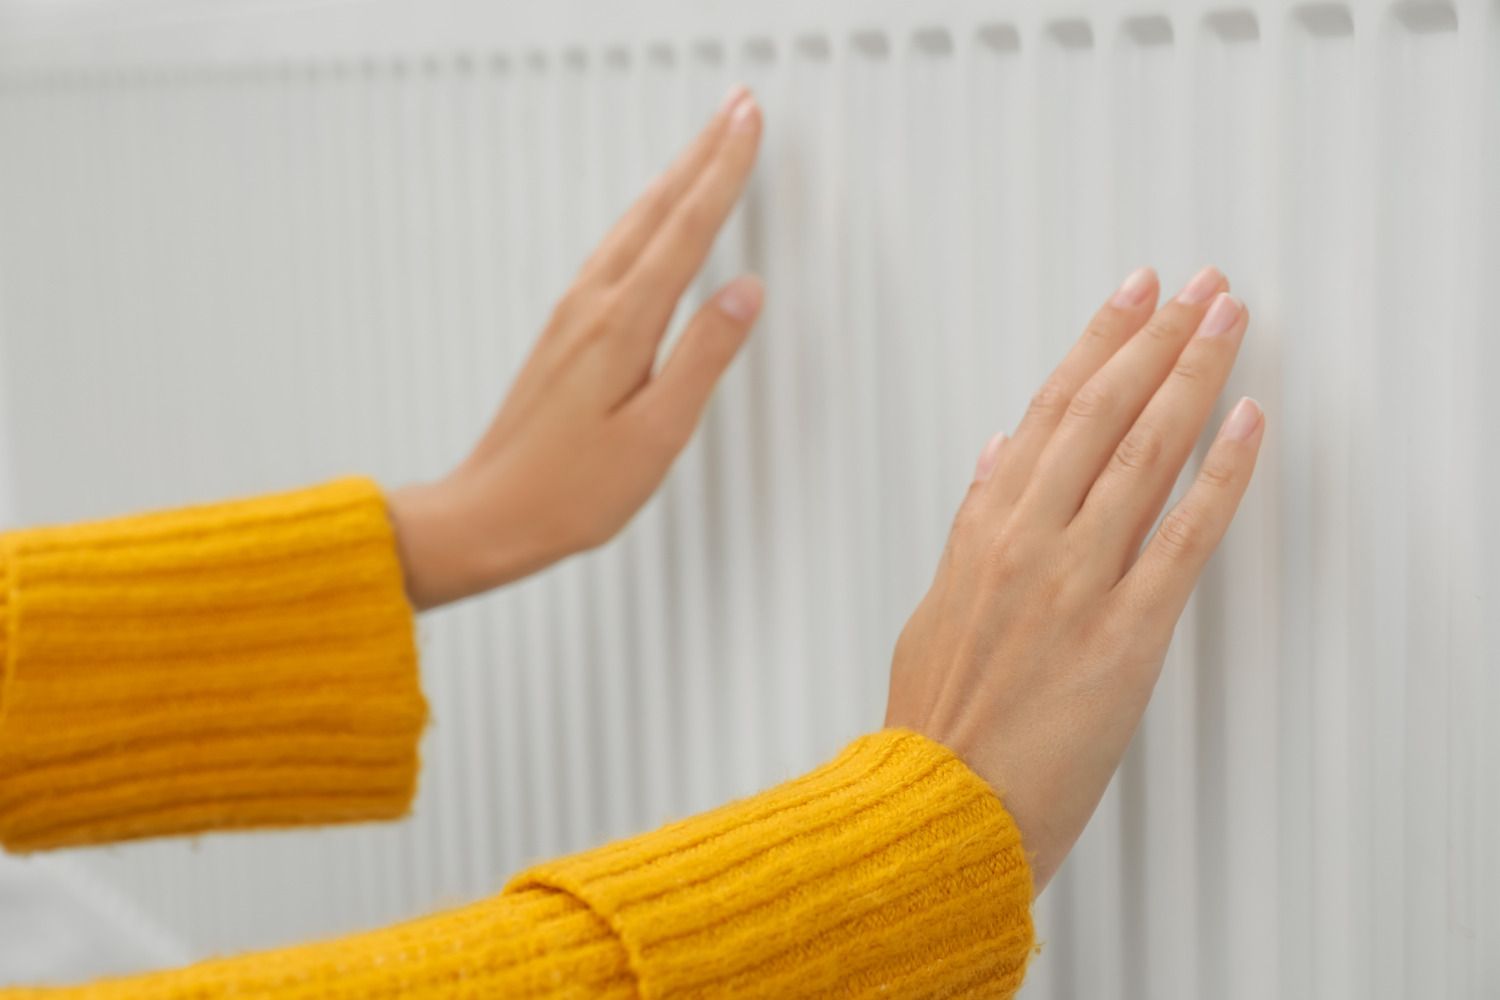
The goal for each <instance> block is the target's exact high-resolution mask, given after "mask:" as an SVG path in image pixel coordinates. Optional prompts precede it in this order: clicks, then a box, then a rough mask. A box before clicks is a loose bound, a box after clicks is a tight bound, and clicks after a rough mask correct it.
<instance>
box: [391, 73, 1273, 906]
mask: <svg viewBox="0 0 1500 1000" xmlns="http://www.w3.org/2000/svg"><path fill="white" fill-rule="evenodd" d="M761 127H762V123H761V113H760V109H759V108H758V106H757V105H756V103H755V100H754V98H753V97H752V96H751V95H750V94H749V93H748V92H747V91H745V90H744V89H743V88H736V89H734V90H732V91H731V92H730V94H729V95H728V96H727V97H726V99H725V101H724V103H723V105H722V106H721V107H720V109H719V110H718V112H717V113H716V114H715V115H714V116H713V118H712V120H711V121H710V122H709V123H708V124H707V126H706V127H705V128H704V130H703V131H702V132H701V133H700V134H699V135H698V137H697V138H696V139H695V140H694V141H693V143H692V144H691V145H690V146H689V147H688V148H687V149H686V150H685V151H684V152H683V153H682V154H681V155H680V156H679V157H678V159H677V160H676V161H675V162H674V163H673V164H672V165H671V166H670V167H669V168H668V169H667V170H666V171H665V172H664V173H663V174H662V175H661V176H660V177H658V178H657V179H656V180H655V181H654V182H653V183H652V184H651V186H650V187H648V188H647V190H646V191H645V193H644V194H642V195H641V197H640V198H639V199H638V200H637V201H636V202H635V204H634V205H633V206H632V207H631V208H630V209H629V210H628V211H627V212H626V214H625V215H624V217H623V218H622V219H621V220H620V221H619V222H618V223H617V224H616V225H615V227H614V228H613V229H612V230H610V232H609V233H608V235H606V236H605V238H604V240H603V242H602V243H600V245H599V246H598V248H597V249H596V250H595V251H594V253H593V254H592V256H590V257H589V259H588V260H587V261H586V262H585V263H584V265H583V267H582V269H581V270H580V271H579V273H578V275H577V277H576V279H575V280H574V282H573V284H572V285H571V286H570V287H569V289H568V290H567V292H566V293H565V294H564V295H563V297H562V299H561V300H560V301H559V303H558V305H557V307H556V309H555V310H554V311H553V313H552V315H551V318H550V319H549V321H548V323H547V325H546V328H545V329H544V330H543V332H542V334H541V336H540V337H539V339H538V340H537V343H536V346H535V347H534V348H533V350H532V353H531V355H530V356H529V357H528V359H527V361H526V363H525V364H524V365H523V367H522V369H521V372H520V374H519V375H518V376H517V378H516V381H515V383H514V384H513V385H512V387H511V389H510V392H509V394H508V395H507V396H506V398H505V401H504V403H503V404H502V406H501V408H500V411H499V413H498V414H497V415H496V417H495V418H494V420H493V422H492V423H491V424H490V426H489V428H488V429H487V430H486V431H485V433H484V434H483V436H482V437H481V438H480V440H479V442H478V443H477V444H476V445H475V447H474V449H473V450H472V451H471V452H470V453H469V455H468V456H467V457H466V458H465V459H464V460H463V461H462V462H460V463H459V464H458V465H457V466H456V467H455V468H454V469H453V470H452V471H451V472H449V473H448V474H447V475H445V476H443V477H442V478H441V479H438V480H436V481H433V482H430V483H421V484H415V485H412V486H408V487H404V488H402V489H398V490H396V491H394V492H393V493H392V494H391V495H390V511H391V518H392V521H393V523H394V525H395V529H396V539H397V547H398V549H399V551H400V554H401V560H402V566H403V570H404V572H405V576H406V586H407V592H408V595H409V596H410V598H411V600H412V603H413V605H414V606H416V607H417V608H419V609H423V608H430V607H434V606H437V605H440V604H444V603H447V602H450V601H454V600H459V599H461V598H464V597H468V596H471V595H473V594H477V593H481V592H483V591H486V590H489V589H492V588H494V587H497V586H500V585H502V584H504V583H507V582H510V581H512V580H515V579H518V578H520V577H522V576H525V575H527V574H529V573H533V572H536V571H537V570H540V569H542V568H544V567H546V566H548V565H550V564H552V563H554V562H556V561H557V560H559V559H562V558H565V557H566V556H568V555H571V554H574V553H577V552H581V551H584V550H586V549H589V548H593V547H595V546H597V545H600V544H602V543H603V542H605V541H607V540H608V539H609V538H611V537H612V536H613V535H615V534H616V533H617V532H618V531H619V530H620V529H621V528H622V527H623V526H624V525H625V524H626V523H627V522H628V521H629V520H630V518H631V517H632V516H633V515H634V513H635V512H636V511H637V510H638V509H639V508H640V506H641V505H642V504H643V503H645V501H646V499H647V498H648V497H649V496H650V495H651V493H652V492H653V491H654V490H655V489H656V487H657V486H658V485H659V484H660V483H661V480H662V478H663V477H664V476H665V475H666V472H667V470H668V469H669V468H670V467H671V464H672V462H673V461H674V460H675V458H676V457H677V455H678V453H679V452H680V451H681V450H682V448H683V447H684V446H685V445H686V443H687V441H688V440H689V438H690V437H691V435H692V433H693V430H694V429H695V427H696V426H697V424H698V421H699V418H700V417H701V415H702V412H703V408H704V406H705V405H706V403H707V400H708V398H709V395H710V394H711V392H712V390H713V387H714V386H715V385H716V384H717V382H718V379H719V377H720V376H721V375H722V374H723V372H724V371H725V369H726V368H727V367H728V366H729V363H730V362H731V361H732V360H733V358H734V355H735V353H736V352H737V351H738V349H739V347H740V346H741V344H743V343H744V340H745V338H746V337H747V335H748V333H749V330H750V326H751V324H752V323H753V322H754V320H755V317H756V315H757V314H758V313H759V311H760V306H761V302H762V299H763V295H764V291H763V288H762V286H761V284H760V282H759V280H758V279H756V278H755V277H753V276H750V275H744V276H741V277H738V278H736V279H734V280H733V281H730V282H729V283H728V284H727V285H725V286H723V287H722V288H720V289H719V290H718V291H717V292H716V293H714V295H713V296H712V297H711V298H710V299H709V301H708V302H707V303H706V304H705V305H704V306H703V307H702V308H701V309H700V310H699V311H698V312H697V314H696V315H695V316H694V317H693V318H692V319H691V320H690V321H689V323H688V325H687V327H686V329H685V331H684V334H683V336H682V338H681V340H680V342H679V343H678V345H677V347H676V348H675V349H674V350H673V352H672V354H671V356H670V357H669V358H668V359H667V360H666V362H665V364H664V365H662V367H661V368H660V370H659V371H658V370H656V369H655V361H656V355H657V352H658V348H659V346H660V343H661V339H662V336H663V334H664V332H665V330H666V327H667V324H668V322H669V321H670V319H671V316H672V313H673V311H674V310H675V309H676V307H677V303H678V300H679V299H680V298H681V296H682V294H683V293H684V292H685V291H686V289H687V287H688V284H689V283H690V282H691V281H692V279H693V277H694V275H696V274H697V272H698V270H699V269H700V268H701V267H702V264H703V261H704V259H705V258H706V257H707V255H708V252H709V249H710V248H711V246H712V243H713V240H714V237H715V235H716V234H717V233H718V230H719V229H720V228H721V227H722V225H723V223H724V221H725V219H726V218H727V217H728V215H729V213H730V211H731V210H732V209H733V207H734V204H735V202H736V201H737V199H738V198H739V196H740V193H741V192H742V191H743V189H744V185H745V182H746V180H747V179H748V177H749V174H750V170H751V167H752V166H753V165H754V161H755V155H756V151H757V148H758V145H759V140H760V134H761ZM1227 287H1228V283H1227V281H1226V280H1225V279H1224V278H1223V276H1222V275H1221V274H1219V272H1218V271H1217V270H1215V269H1213V268H1206V269H1204V270H1203V271H1202V272H1200V273H1199V274H1198V275H1197V276H1196V277H1195V278H1194V279H1193V280H1192V281H1190V282H1189V283H1188V285H1187V286H1186V287H1185V288H1184V289H1183V290H1182V292H1180V293H1179V294H1178V295H1177V296H1176V297H1175V298H1173V299H1172V300H1171V301H1169V302H1168V303H1166V304H1165V305H1164V306H1162V307H1161V308H1160V309H1155V305H1156V302H1157V297H1158V282H1157V279H1156V275H1155V273H1154V272H1152V271H1151V270H1150V269H1146V268H1142V269H1140V270H1138V271H1136V272H1135V273H1133V274H1132V275H1131V276H1130V277H1129V278H1127V279H1126V281H1125V282H1124V284H1123V285H1122V286H1121V287H1120V289H1119V290H1118V291H1117V292H1116V293H1115V295H1114V296H1113V297H1112V298H1111V299H1110V301H1109V302H1108V303H1106V304H1105V305H1104V306H1103V307H1102V308H1101V309H1100V310H1099V312H1098V313H1097V314H1096V315H1095V317H1094V318H1093V320H1092V321H1091V322H1090V323H1089V324H1088V327H1087V328H1086V330H1085V332H1084V334H1083V337H1082V339H1081V340H1080V341H1079V342H1078V344H1077V345H1076V346H1075V347H1074V348H1073V350H1072V351H1071V352H1070V353H1069V354H1068V356H1067V357H1066V358H1065V359H1064V360H1063V362H1062V363H1061V365H1060V366H1059V367H1058V369H1057V370H1056V371H1055V372H1054V373H1053V375H1052V377H1051V378H1049V379H1048V381H1047V383H1046V384H1045V385H1044V387H1043V388H1042V390H1041V391H1039V392H1038V393H1037V395H1036V396H1035V398H1034V399H1033V401H1032V404H1031V406H1030V408H1029V409H1028V411H1027V413H1026V415H1025V417H1024V418H1023V419H1022V421H1021V424H1020V426H1019V427H1018V428H1017V429H1016V431H1015V434H1014V435H1012V436H1011V437H1009V438H1006V437H1004V436H1003V435H996V436H995V438H993V439H992V440H991V441H990V442H989V444H987V445H986V446H985V448H984V450H983V452H982V453H981V455H980V459H979V463H978V466H977V468H976V470H975V476H974V481H973V483H972V485H971V486H970V487H969V490H968V494H967V495H966V497H965V498H964V500H963V503H962V505H961V506H960V507H959V511H958V515H957V517H956V519H955V521H954V524H953V529H952V532H951V534H950V536H949V539H948V544H947V547H946V548H945V550H944V552H943V555H942V557H941V560H940V563H939V567H938V571H937V575H936V578H935V579H934V581H933V584H932V587H931V589H930V590H929V592H928V593H927V595H926V597H924V598H923V600H922V602H921V603H920V605H919V606H918V607H917V609H916V611H915V613H914V614H913V615H912V617H911V620H910V621H909V622H908V623H907V625H906V628H905V629H904V631H903V632H902V634H901V638H900V640H899V641H898V643H897V646H896V651H895V657H894V661H893V664H892V668H891V689H890V699H889V706H888V709H887V714H886V722H887V724H888V725H891V726H904V727H908V728H910V729H913V730H916V731H917V732H920V733H922V734H924V735H926V736H928V737H930V738H932V739H934V740H936V741H938V742H940V743H943V744H945V745H947V746H948V747H950V748H952V749H953V750H954V751H956V752H957V753H958V754H959V755H960V756H961V757H962V758H963V759H964V761H965V762H966V763H967V764H968V765H969V766H970V767H971V768H973V770H974V771H975V772H976V773H978V774H979V775H980V776H981V777H983V778H984V779H985V780H986V781H988V782H989V783H990V784H991V786H993V787H994V788H995V789H996V790H997V791H998V792H999V793H1000V794H1001V795H1002V796H1003V798H1004V801H1005V803H1006V806H1007V807H1008V808H1009V810H1010V812H1011V814H1012V816H1013V817H1014V818H1015V820H1016V823H1017V826H1018V827H1019V828H1020V830H1021V834H1022V839H1023V842H1024V844H1025V845H1026V848H1027V850H1028V852H1029V854H1030V855H1031V857H1032V873H1033V882H1034V888H1035V891H1036V892H1038V893H1040V892H1041V891H1042V889H1043V888H1045V886H1046V885H1047V882H1048V881H1049V880H1050V879H1051V877H1052V875H1053V873H1054V872H1055V871H1056V870H1057V866H1058V865H1059V864H1060V863H1061V862H1062V859H1063V858H1064V857H1065V856H1066V854H1067V852H1068V850H1069V849H1070V848H1071V847H1072V845H1073V843H1074V842H1075V841H1076V840H1077V838H1078V835H1079V834H1080V833H1081V832H1082V830H1083V826H1084V824H1085V823H1086V822H1087V821H1088V818H1089V816H1090V815H1091V814H1092V812H1093V810H1094V808H1095V806H1096V805H1097V804H1098V801H1099V798H1100V796H1101V795H1102V794H1103V792H1104V788H1105V786H1106V785H1107V784H1108V782H1109V779H1110V776H1111V775H1112V774H1113V773H1114V770H1115V768H1116V767H1117V766H1118V764H1119V761H1120V757H1121V755H1122V754H1123V753H1124V751H1125V747H1126V744H1127V743H1128V742H1129V740H1130V736H1131V734H1132V733H1133V732H1134V730H1135V727H1136V725H1137V724H1138V723H1139V721H1140V717H1141V714H1142V712H1143V711H1144V709H1145V705H1146V702H1147V700H1148V699H1149V697H1150V694H1151V689H1152V687H1153V685H1154V684H1155V681H1156V678H1157V676H1158V674H1159V673H1160V670H1161V665H1162V661H1163V659H1164V657H1165V653H1166V648H1167V644H1168V642H1169V641H1170V639H1171V635H1172V630H1173V627H1174V625H1175V623H1176V621H1177V619H1178V617H1179V616H1180V615H1181V613H1182V609H1183V606H1184V605H1185V603H1186V601H1187V597H1188V594H1189V593H1190V592H1191V591H1192V588H1193V586H1194V584H1195V582H1196V581H1197V578H1198V576H1199V574H1200V573H1201V571H1202V569H1203V565H1204V563H1205V561H1206V560H1207V558H1208V556H1209V554H1210V553H1211V552H1212V550H1213V548H1214V547H1215V546H1216V545H1217V543H1218V541H1219V539H1220V537H1222V535H1223V533H1224V530H1225V529H1226V527H1227V526H1228V523H1229V520H1230V518H1231V517H1232V515H1233V513H1234V510H1235V507H1236V506H1237V505H1238V503H1239V499H1240V497H1241V495H1242V494H1243V492H1244V490H1245V487H1246V484H1247V483H1248V481H1249V478H1250V473H1251V470H1252V468H1253V466H1254V462H1255V455H1256V452H1257V450H1258V448H1259V445H1260V440H1261V435H1262V433H1263V429H1264V419H1263V417H1262V415H1261V412H1260V409H1259V407H1257V406H1256V405H1255V404H1254V403H1253V402H1252V401H1250V400H1243V401H1241V402H1240V403H1239V404H1238V405H1237V406H1236V407H1235V408H1234V409H1233V411H1232V412H1231V413H1230V416H1229V418H1228V420H1227V421H1226V422H1225V425H1224V427H1223V429H1222V430H1221V431H1220V434H1219V436H1218V438H1217V440H1216V442H1215V444H1214V445H1213V447H1212V448H1211V449H1210V451H1209V453H1208V455H1207V457H1206V459H1205V460H1204V463H1203V466H1202V468H1201V469H1200V470H1199V472H1198V476H1197V479H1196V481H1195V483H1194V485H1193V486H1192V488H1191V489H1190V490H1189V492H1188V493H1187V495H1186V496H1185V497H1184V498H1183V500H1182V501H1181V502H1180V503H1179V504H1178V505H1177V506H1176V507H1175V508H1174V509H1173V511H1172V512H1171V513H1170V514H1169V515H1168V516H1167V518H1166V519H1165V520H1164V521H1163V522H1162V523H1161V525H1160V527H1158V528H1157V529H1156V530H1155V531H1154V532H1151V528H1152V525H1153V524H1154V523H1155V522H1156V519H1157V516H1158V514H1159V513H1160V511H1161V509H1162V507H1163V505H1164V504H1165V502H1166V500H1167V498H1168V495H1169V494H1170V492H1171V489H1172V484H1173V482H1174V481H1175V480H1176V478H1177V476H1178V474H1179V472H1180V471H1181V469H1182V468H1183V466H1184V464H1185V462H1186V460H1187V457H1188V455H1189V453H1190V452H1191V450H1192V447H1193V444H1194V442H1195V441H1196V440H1197V438H1198V436H1199V434H1200V432H1201V430H1202V428H1203V426H1204V424H1205V422H1206V421H1207V419H1208V416H1209V414H1210V412H1211V410H1212V408H1213V404H1214V400H1215V399H1216V398H1217V396H1218V394H1219V392H1220V390H1221V389H1222V387H1223V384H1224V381H1225V379H1226V378H1227V376H1228V372H1229V369H1230V366H1231V365H1232V364H1233V361H1234V356H1235V354H1236V352H1237V351H1238V349H1239V345H1240V342H1241V340H1242V339H1243V337H1244V333H1245V328H1246V323H1247V320H1248V314H1247V312H1246V310H1245V309H1244V307H1243V306H1242V305H1241V304H1240V303H1239V302H1238V301H1237V300H1235V299H1234V298H1233V297H1231V296H1229V295H1228V294H1227V291H1226V290H1227ZM1148 533H1150V536H1151V537H1150V540H1149V542H1147V544H1146V545H1145V548H1144V549H1142V548H1141V546H1142V542H1143V541H1145V540H1146V538H1147V535H1148Z"/></svg>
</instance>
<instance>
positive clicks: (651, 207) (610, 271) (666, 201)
mask: <svg viewBox="0 0 1500 1000" xmlns="http://www.w3.org/2000/svg"><path fill="white" fill-rule="evenodd" d="M748 93H749V91H748V90H746V89H745V87H744V85H743V84H737V85H735V86H734V87H733V88H731V89H730V91H729V93H728V94H726V95H725V96H724V100H723V103H721V104H720V105H719V109H718V110H717V111H715V112H714V115H713V117H712V118H710V119H709V120H708V124H706V125H704V126H703V130H702V131H701V132H699V133H698V135H697V137H696V138H694V139H693V141H692V142H691V143H689V144H688V147H687V148H686V149H684V150H683V151H682V152H681V153H679V154H677V158H676V159H674V160H673V161H672V163H671V164H670V165H669V166H668V167H667V169H666V170H664V171H662V172H661V174H659V175H658V176H657V177H656V179H655V180H653V181H652V182H651V183H650V184H649V185H648V186H647V188H646V190H645V191H644V192H642V193H641V195H640V197H638V198H636V200H635V201H634V202H633V203H632V204H631V206H630V208H629V209H627V210H626V212H625V214H624V215H623V216H621V217H620V221H618V222H616V223H615V225H614V227H613V228H611V229H610V231H609V232H608V233H606V234H605V236H604V239H602V240H600V241H599V246H598V247H596V248H595V250H594V252H593V253H592V254H590V255H589V258H588V260H586V261H584V264H583V267H582V268H580V269H579V272H578V277H579V280H580V281H581V282H589V281H593V280H598V281H604V282H610V281H614V280H616V279H618V278H619V277H620V276H621V275H623V274H624V273H625V272H626V270H627V269H628V268H629V267H630V264H631V262H633V261H634V260H635V259H636V257H637V256H638V255H639V254H640V252H641V248H642V247H643V246H645V245H646V241H647V240H649V239H650V238H651V234H652V233H654V232H656V230H657V228H658V227H659V226H660V225H661V223H662V220H663V219H665V218H666V217H667V213H668V212H670V211H671V210H672V207H673V206H674V205H676V204H677V202H678V200H679V199H680V198H681V197H682V195H683V192H685V191H687V190H688V188H689V187H690V186H691V185H692V183H693V182H694V181H695V180H697V178H698V175H699V174H701V173H702V172H703V168H704V165H705V164H707V163H708V162H709V159H710V157H711V156H712V155H713V153H714V150H715V149H716V148H717V147H718V145H719V141H720V140H721V139H722V138H723V137H724V129H725V127H726V126H727V124H728V121H729V117H730V115H731V114H732V113H733V111H734V108H735V106H736V105H737V104H739V102H740V101H741V100H742V99H743V98H744V97H745V95H746V94H748Z"/></svg>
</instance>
